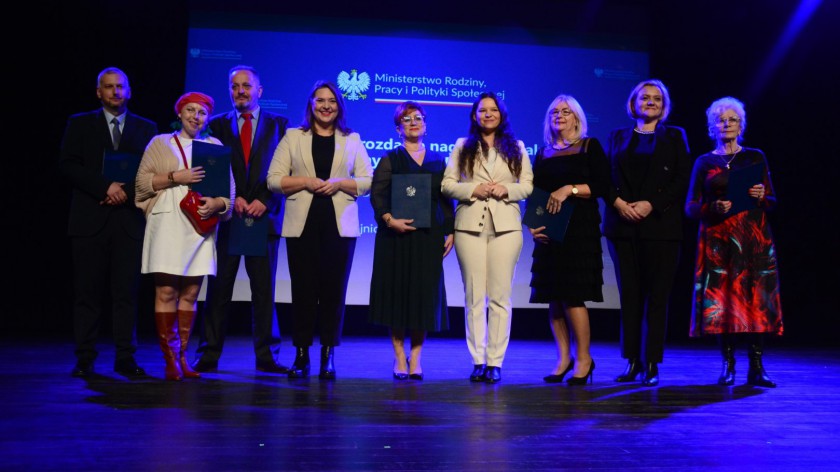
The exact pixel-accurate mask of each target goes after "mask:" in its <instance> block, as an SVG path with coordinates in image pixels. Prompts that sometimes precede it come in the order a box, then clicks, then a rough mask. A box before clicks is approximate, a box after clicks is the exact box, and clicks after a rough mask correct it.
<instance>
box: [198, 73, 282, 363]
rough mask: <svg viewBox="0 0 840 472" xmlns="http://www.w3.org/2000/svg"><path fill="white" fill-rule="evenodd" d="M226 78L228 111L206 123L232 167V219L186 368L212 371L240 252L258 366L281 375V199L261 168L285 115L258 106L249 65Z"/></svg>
mask: <svg viewBox="0 0 840 472" xmlns="http://www.w3.org/2000/svg"><path fill="white" fill-rule="evenodd" d="M228 80H229V85H230V87H229V91H230V100H231V102H232V103H233V107H234V110H232V111H230V112H228V113H224V114H220V115H216V116H214V117H212V118H211V119H210V124H209V128H210V131H211V134H212V135H213V136H214V137H216V138H218V139H219V140H220V141H221V142H222V144H224V145H225V146H229V147H230V148H231V149H232V153H231V160H230V165H231V170H232V171H233V178H234V180H235V182H236V200H235V202H234V206H233V210H234V215H233V218H232V219H231V221H230V222H227V223H223V224H221V225H220V226H219V233H218V237H217V239H216V241H217V242H216V248H217V252H218V268H217V271H216V276H215V277H213V278H211V279H210V283H209V284H208V286H207V301H206V304H205V309H204V316H203V319H202V323H201V328H202V329H201V330H200V342H199V346H198V350H197V351H196V360H195V361H194V362H193V366H192V367H193V369H195V370H197V371H199V372H214V371H216V370H217V369H218V365H219V358H220V357H221V355H222V347H223V345H224V340H225V331H226V329H227V320H228V316H229V312H230V304H231V300H232V298H233V287H234V283H235V282H236V274H237V272H238V271H239V261H240V259H241V258H242V257H243V256H244V257H245V270H246V271H247V273H248V278H249V280H250V286H251V308H252V313H253V314H252V316H253V321H252V329H253V339H254V354H255V355H256V368H257V370H259V371H261V372H272V373H281V374H284V373H286V372H288V368H287V367H285V366H283V365H281V364H279V363H278V362H277V354H278V352H279V350H280V328H279V325H278V322H277V310H276V307H275V304H274V281H275V275H276V273H277V250H278V245H279V243H280V233H281V226H282V222H283V211H282V209H283V199H282V195H279V194H275V193H272V192H271V191H269V190H268V187H267V186H266V174H267V173H268V166H269V164H270V163H271V157H272V156H273V155H274V150H275V149H276V148H277V144H278V143H279V142H280V139H282V138H283V136H284V135H285V134H286V127H287V125H288V122H289V120H288V119H286V118H285V117H283V116H280V115H277V114H275V113H271V112H269V111H265V110H263V109H261V108H260V106H259V100H260V97H261V96H262V93H263V88H262V85H261V84H260V76H259V74H258V73H257V71H256V70H255V69H254V68H253V67H251V66H245V65H238V66H235V67H233V68H232V69H231V70H230V73H229V74H228Z"/></svg>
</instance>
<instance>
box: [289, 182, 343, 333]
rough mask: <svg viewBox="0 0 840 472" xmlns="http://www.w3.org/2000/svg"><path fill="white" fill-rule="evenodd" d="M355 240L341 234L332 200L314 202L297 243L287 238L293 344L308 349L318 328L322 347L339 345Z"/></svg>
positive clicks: (324, 199) (321, 199) (318, 199)
mask: <svg viewBox="0 0 840 472" xmlns="http://www.w3.org/2000/svg"><path fill="white" fill-rule="evenodd" d="M355 249H356V238H343V237H341V236H340V235H339V234H338V226H337V225H336V222H335V210H333V206H332V200H331V199H328V198H318V197H316V198H315V199H314V201H313V202H312V206H311V207H310V209H309V214H308V216H307V218H306V226H304V229H303V233H302V234H301V235H300V237H297V238H286V251H287V254H288V259H289V278H290V279H291V285H292V341H293V343H294V345H295V346H296V347H309V346H311V345H312V340H313V337H314V334H315V327H316V325H317V327H318V332H319V337H320V342H321V345H322V346H338V345H339V344H341V330H342V326H343V325H344V303H345V296H346V294H347V282H348V280H349V279H350V269H351V267H352V265H353V252H354V251H355Z"/></svg>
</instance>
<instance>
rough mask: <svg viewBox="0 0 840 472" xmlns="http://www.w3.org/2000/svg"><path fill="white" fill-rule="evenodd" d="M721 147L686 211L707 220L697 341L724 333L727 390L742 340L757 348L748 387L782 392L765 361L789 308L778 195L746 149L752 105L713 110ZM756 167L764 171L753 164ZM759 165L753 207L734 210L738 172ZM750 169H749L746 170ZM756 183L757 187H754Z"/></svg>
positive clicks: (701, 238) (702, 162)
mask: <svg viewBox="0 0 840 472" xmlns="http://www.w3.org/2000/svg"><path fill="white" fill-rule="evenodd" d="M706 118H707V119H708V123H709V135H710V136H711V137H712V138H713V139H714V140H715V144H716V146H715V150H714V151H712V152H709V153H706V154H703V155H702V156H700V157H698V158H697V160H696V161H695V162H694V172H693V173H692V178H691V187H690V188H689V191H688V198H687V201H686V204H685V211H686V214H687V215H688V216H689V217H691V218H695V219H699V220H700V231H699V234H698V236H697V265H696V270H695V275H694V309H693V310H692V316H691V333H690V334H691V336H703V335H717V336H718V337H719V340H720V350H721V354H722V355H723V369H722V371H721V373H720V377H719V378H718V384H720V385H733V384H734V383H735V342H736V341H739V340H742V341H744V342H746V344H747V345H748V346H749V361H750V364H749V371H748V374H747V383H748V384H750V385H757V386H760V387H771V388H772V387H775V386H776V384H775V382H773V381H772V380H771V379H770V377H769V376H768V375H767V372H765V370H764V364H763V362H762V353H763V351H764V349H763V340H764V336H765V335H781V334H782V331H783V324H782V306H781V302H780V299H779V272H778V266H777V265H776V249H775V247H774V244H773V235H772V233H771V232H770V225H769V223H768V222H767V213H766V211H768V210H772V209H773V208H775V206H776V194H775V193H774V192H773V184H772V182H771V181H770V171H769V169H768V167H767V159H766V158H765V157H764V153H763V152H761V151H760V150H758V149H750V148H747V147H743V146H741V144H740V141H741V137H742V136H743V133H744V130H745V129H746V128H747V113H746V111H744V104H743V103H741V101H740V100H737V99H735V98H732V97H724V98H721V99H720V100H716V101H715V102H714V103H712V105H711V106H710V107H709V109H708V110H706ZM753 166H757V168H756V167H753ZM747 168H755V169H757V170H758V172H757V173H756V174H757V175H756V177H755V178H756V179H757V180H754V181H752V182H749V181H748V185H751V186H750V187H749V188H748V189H746V190H743V192H744V194H745V196H747V197H749V201H748V204H747V205H748V206H746V207H742V208H741V210H740V211H739V209H738V208H737V207H735V208H733V201H732V199H731V197H730V196H729V195H731V193H729V192H728V190H729V184H730V175H731V172H734V171H737V170H739V169H747ZM745 172H748V170H746V171H745ZM753 183H755V184H754V185H753Z"/></svg>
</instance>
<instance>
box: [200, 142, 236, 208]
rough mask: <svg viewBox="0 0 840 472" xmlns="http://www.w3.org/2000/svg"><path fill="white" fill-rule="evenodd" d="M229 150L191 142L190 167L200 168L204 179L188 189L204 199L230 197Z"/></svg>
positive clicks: (225, 147)
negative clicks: (202, 170)
mask: <svg viewBox="0 0 840 472" xmlns="http://www.w3.org/2000/svg"><path fill="white" fill-rule="evenodd" d="M230 156H231V148H229V147H228V146H218V145H215V144H210V143H204V142H201V141H193V150H192V167H193V168H195V167H202V168H203V169H204V178H203V179H202V180H201V182H196V183H194V184H192V185H191V186H190V187H191V188H192V189H193V190H195V191H196V192H198V193H200V194H202V195H204V196H205V197H228V196H229V195H230Z"/></svg>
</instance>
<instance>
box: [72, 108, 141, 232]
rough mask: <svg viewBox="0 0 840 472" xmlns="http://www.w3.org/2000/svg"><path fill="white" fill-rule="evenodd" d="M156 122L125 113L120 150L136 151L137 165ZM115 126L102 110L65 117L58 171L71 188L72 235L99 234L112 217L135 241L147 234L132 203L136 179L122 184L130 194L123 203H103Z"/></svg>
mask: <svg viewBox="0 0 840 472" xmlns="http://www.w3.org/2000/svg"><path fill="white" fill-rule="evenodd" d="M157 132H158V129H157V125H156V124H155V123H154V122H152V121H150V120H147V119H146V118H143V117H140V116H138V115H135V114H133V113H131V112H128V113H126V117H125V124H124V125H123V131H122V138H121V139H120V148H119V150H120V151H122V152H131V153H136V154H137V159H138V163H139V160H140V158H141V156H142V154H143V151H144V150H145V149H146V145H147V144H149V141H151V139H152V138H153V137H154V136H155V135H156V134H157ZM112 148H113V145H112V142H111V130H110V126H109V125H108V122H107V121H106V120H105V112H104V111H102V109H99V110H95V111H90V112H86V113H79V114H76V115H72V116H71V117H70V118H68V120H67V127H66V128H65V130H64V138H63V139H62V142H61V155H60V156H59V169H60V171H61V174H62V175H63V176H64V177H65V178H66V179H67V180H68V181H69V183H70V185H72V187H73V200H72V202H71V204H70V215H69V224H68V234H69V235H70V236H91V235H93V234H96V233H97V232H99V231H100V230H101V229H102V227H103V226H105V224H106V223H107V222H108V220H109V219H113V220H115V221H117V222H118V224H120V225H122V226H123V227H124V228H125V230H126V232H127V233H128V234H129V235H131V237H133V238H135V239H142V238H143V229H144V225H145V220H144V218H143V214H142V212H141V211H140V210H139V209H138V208H137V207H136V206H135V205H134V182H133V181H132V182H124V183H125V185H124V186H123V190H125V193H126V194H127V195H128V199H127V200H126V202H125V203H124V204H122V205H119V206H112V205H100V204H99V202H101V201H102V200H104V199H105V197H106V196H107V192H108V187H109V186H110V185H111V183H112V181H111V180H109V179H108V178H106V177H105V176H104V175H102V161H103V159H104V157H105V150H106V149H112Z"/></svg>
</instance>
